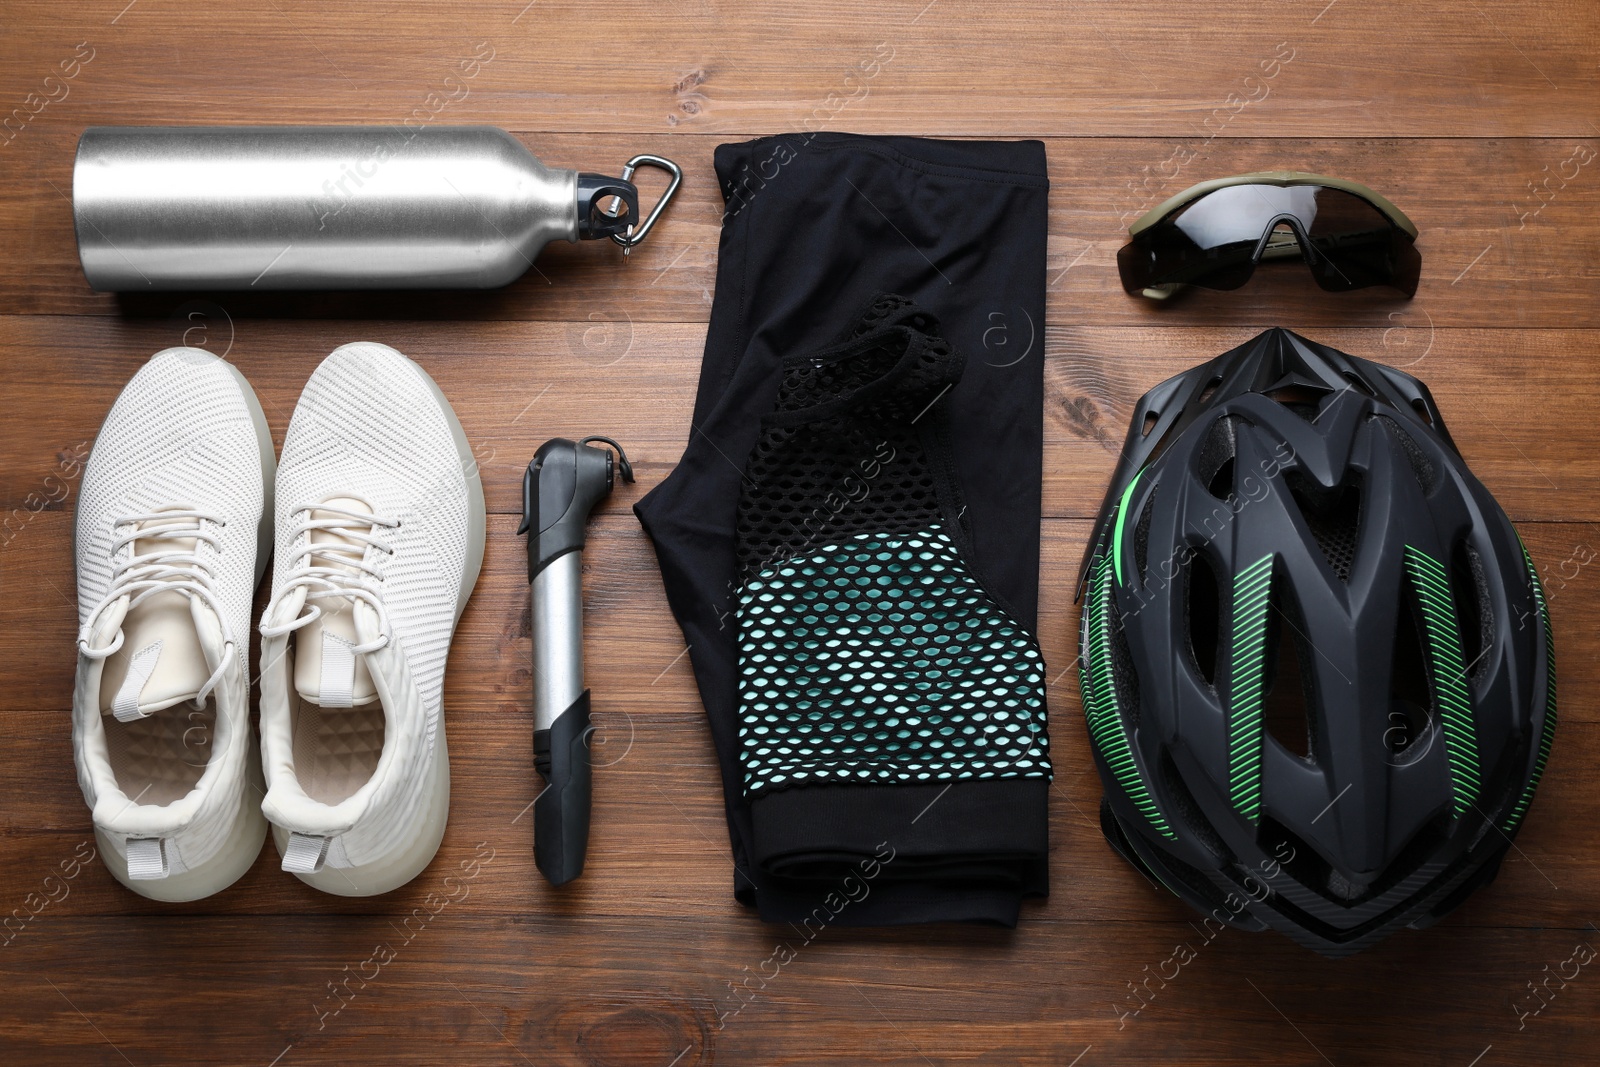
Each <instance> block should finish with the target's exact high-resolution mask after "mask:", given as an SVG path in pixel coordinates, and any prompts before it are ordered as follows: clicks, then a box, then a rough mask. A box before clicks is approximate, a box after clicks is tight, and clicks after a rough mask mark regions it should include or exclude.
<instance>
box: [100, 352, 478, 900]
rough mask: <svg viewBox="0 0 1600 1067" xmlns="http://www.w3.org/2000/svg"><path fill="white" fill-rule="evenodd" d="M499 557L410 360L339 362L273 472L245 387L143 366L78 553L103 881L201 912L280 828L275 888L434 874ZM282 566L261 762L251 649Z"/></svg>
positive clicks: (269, 628)
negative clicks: (459, 648)
mask: <svg viewBox="0 0 1600 1067" xmlns="http://www.w3.org/2000/svg"><path fill="white" fill-rule="evenodd" d="M274 501H275V503H274ZM483 549H484V503H483V487H482V484H481V483H480V481H479V479H478V473H477V466H476V463H475V462H474V460H473V456H472V450H471V447H470V446H469V445H468V443H467V438H466V434H465V433H464V432H463V431H462V429H461V424H460V422H459V421H457V419H456V416H455V413H454V412H453V411H452V410H451V408H450V405H449V403H448V402H447V401H446V400H445V398H444V395H443V394H442V393H441V392H440V391H439V387H438V386H437V385H435V384H434V381H433V379H432V378H430V377H429V376H428V374H427V373H426V372H425V371H424V370H423V369H422V368H421V367H419V366H417V364H415V363H413V362H412V361H411V360H409V359H407V358H406V357H405V356H402V355H401V354H400V353H399V352H396V351H395V350H394V349H392V348H388V347H386V346H384V345H380V344H368V343H359V344H350V345H345V346H343V347H341V348H339V349H337V350H336V351H334V352H333V353H332V354H331V355H329V356H328V358H327V359H325V360H324V361H323V362H322V364H321V366H319V367H318V368H317V370H316V372H315V373H314V374H313V375H312V376H311V379H310V381H308V382H307V383H306V387H305V391H304V392H303V393H302V394H301V396H300V401H299V403H298V404H297V405H296V407H295V410H294V416H293V418H292V419H291V420H290V423H289V430H288V433H287V435H286V436H285V438H284V442H283V454H282V456H281V458H279V459H278V460H277V461H276V462H274V459H273V449H272V437H271V435H270V434H269V432H268V430H267V422H266V419H265V417H264V416H263V415H262V413H261V405H260V403H259V402H258V401H257V399H256V396H255V393H254V391H252V390H251V388H250V385H249V384H248V383H247V382H246V381H245V379H244V377H243V376H242V375H241V374H240V373H239V372H238V371H237V370H236V369H234V367H233V365H232V364H230V363H227V362H225V361H224V360H221V359H218V358H217V357H216V356H213V355H211V354H210V353H208V352H204V351H201V350H199V349H193V348H169V349H167V350H166V351H164V352H160V353H157V354H156V355H155V356H153V357H151V359H150V361H149V362H148V363H146V364H145V366H144V367H143V368H142V369H141V370H140V371H139V372H138V373H137V374H136V375H134V377H133V379H132V380H131V381H130V382H129V383H128V385H127V386H126V387H125V388H124V389H123V391H122V394H121V395H120V396H119V397H118V398H117V401H116V403H115V404H114V405H113V407H112V409H111V412H110V414H109V415H107V416H106V420H105V423H104V424H103V425H102V426H101V428H100V433H99V436H98V437H97V438H96V439H95V443H94V449H93V451H92V452H91V453H90V455H89V459H88V463H87V465H86V466H85V469H84V474H83V485H82V489H81V492H80V495H79V500H78V516H77V531H76V543H75V545H74V554H75V557H76V560H77V574H78V622H79V627H80V628H79V635H78V669H77V677H76V683H75V686H74V692H73V749H74V754H75V756H76V759H77V765H78V782H79V785H80V786H81V787H82V789H83V795H84V799H85V800H86V801H87V802H88V804H89V807H90V809H91V810H92V811H93V815H94V828H95V836H96V837H97V839H98V840H99V843H100V854H101V855H102V856H103V857H105V862H106V865H107V866H108V867H109V868H110V869H111V872H112V874H113V875H115V876H116V877H117V879H118V880H119V881H121V882H122V883H123V884H124V885H126V886H127V887H128V888H130V889H132V890H133V891H134V892H136V893H139V894H141V895H143V896H146V897H150V898H153V899H156V900H173V901H176V900H196V899H199V898H201V897H204V896H208V895H210V894H212V893H215V892H218V891H219V890H221V889H223V888H225V887H227V886H228V885H230V884H232V883H233V882H234V881H235V880H236V879H237V878H239V877H240V876H241V875H242V874H244V872H245V871H246V870H248V869H249V868H250V865H251V864H252V863H253V862H254V861H255V858H256V856H257V855H259V854H260V851H261V842H262V838H263V837H264V836H265V834H266V830H267V825H268V823H269V822H270V824H271V826H272V831H273V837H274V838H275V840H276V842H277V846H278V850H279V853H280V854H281V856H282V858H283V869H284V870H286V871H290V872H292V873H293V874H295V875H297V876H298V877H299V878H300V879H301V880H302V881H305V882H307V883H308V884H310V885H312V886H315V887H316V888H318V889H321V890H324V891H326V892H329V893H336V894H339V895H343V896H368V895H372V894H377V893H384V892H388V891H389V890H391V889H394V888H396V887H398V886H401V885H403V884H405V883H406V882H408V881H410V880H411V879H412V878H414V877H415V876H416V875H417V874H419V873H420V872H421V871H422V869H423V868H424V867H426V866H427V865H428V862H429V861H430V860H431V859H432V858H433V856H434V854H435V853H436V852H437V851H438V848H439V842H440V840H441V839H442V837H443V836H444V827H445V820H446V816H447V814H448V811H449V804H450V765H449V758H448V755H447V752H446V747H445V731H444V723H443V709H442V706H441V695H442V690H443V684H444V669H445V660H446V658H447V656H448V655H449V651H450V639H451V636H452V635H453V634H454V632H455V625H456V622H457V620H458V619H459V618H460V617H461V612H462V609H463V608H465V607H466V603H467V598H468V596H469V595H471V592H472V588H473V585H474V583H476V581H477V578H478V571H479V569H480V567H481V566H482V563H483ZM269 556H271V557H272V558H273V561H274V564H273V573H272V595H271V599H270V601H269V603H268V606H267V610H266V613H265V614H264V616H263V617H262V620H261V626H260V631H261V659H260V664H259V669H260V682H261V751H260V758H259V759H258V758H257V757H256V753H255V751H254V749H255V737H254V735H253V733H252V731H251V729H250V707H249V703H250V681H251V680H250V677H249V673H248V664H249V654H248V643H247V642H248V640H249V638H250V633H249V627H250V615H251V600H252V598H253V596H254V593H255V589H256V586H257V585H258V584H259V583H260V580H261V576H262V573H263V572H264V571H265V569H266V564H267V559H268V557H269Z"/></svg>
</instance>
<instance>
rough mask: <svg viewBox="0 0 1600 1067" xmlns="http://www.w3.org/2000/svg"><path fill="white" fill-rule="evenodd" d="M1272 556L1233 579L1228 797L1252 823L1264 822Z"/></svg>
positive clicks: (1259, 560) (1264, 557) (1258, 561)
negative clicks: (1263, 741)
mask: <svg viewBox="0 0 1600 1067" xmlns="http://www.w3.org/2000/svg"><path fill="white" fill-rule="evenodd" d="M1272 558H1273V557H1272V555H1271V553H1268V554H1267V555H1265V556H1262V557H1261V558H1260V559H1258V560H1256V561H1255V562H1254V563H1252V564H1250V566H1248V567H1246V568H1245V569H1244V570H1242V571H1240V572H1239V573H1238V574H1237V575H1235V576H1234V579H1233V644H1232V653H1231V657H1230V658H1231V664H1232V666H1231V673H1230V676H1229V685H1228V794H1229V797H1230V798H1231V799H1232V801H1233V807H1234V810H1235V811H1237V812H1238V813H1239V814H1240V815H1243V816H1244V817H1245V818H1247V819H1249V820H1250V821H1251V822H1255V821H1257V820H1258V819H1260V817H1261V755H1262V752H1261V709H1262V703H1263V698H1264V697H1265V695H1266V694H1265V693H1264V692H1263V691H1262V690H1263V683H1264V681H1265V679H1264V675H1265V673H1266V662H1267V616H1268V613H1269V612H1270V610H1271V608H1272Z"/></svg>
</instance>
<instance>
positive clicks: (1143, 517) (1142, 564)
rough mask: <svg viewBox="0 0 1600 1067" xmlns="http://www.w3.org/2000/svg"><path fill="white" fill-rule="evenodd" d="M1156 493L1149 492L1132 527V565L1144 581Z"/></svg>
mask: <svg viewBox="0 0 1600 1067" xmlns="http://www.w3.org/2000/svg"><path fill="white" fill-rule="evenodd" d="M1155 503H1156V495H1155V494H1154V493H1151V494H1150V495H1149V497H1148V498H1147V499H1146V500H1145V502H1144V510H1143V511H1141V512H1139V521H1138V522H1137V523H1135V524H1134V527H1133V565H1134V566H1135V567H1137V568H1138V569H1139V580H1140V581H1141V582H1142V581H1145V580H1146V577H1147V570H1148V568H1149V561H1150V520H1151V518H1152V517H1153V516H1154V515H1155Z"/></svg>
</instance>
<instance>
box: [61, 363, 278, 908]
mask: <svg viewBox="0 0 1600 1067" xmlns="http://www.w3.org/2000/svg"><path fill="white" fill-rule="evenodd" d="M272 474H273V458H272V436H271V434H270V433H269V432H268V431H267V421H266V419H265V418H263V417H262V414H261V405H260V403H258V402H257V400H256V396H255V393H254V392H253V391H252V390H251V389H250V386H249V384H248V383H247V382H246V381H245V380H244V377H243V376H242V375H241V374H240V373H239V372H238V371H237V370H235V369H234V367H233V365H232V364H229V363H227V362H225V361H223V360H221V359H218V358H217V357H216V356H213V355H211V354H210V353H209V352H204V351H201V350H200V349H196V348H169V349H167V350H166V351H164V352H158V353H157V354H156V355H154V356H152V357H150V361H149V362H148V363H146V364H145V365H144V366H143V367H142V368H141V369H140V370H139V372H138V373H137V374H135V375H134V376H133V379H132V380H131V381H129V382H128V384H127V386H126V387H124V389H123V390H122V394H121V395H120V396H119V397H117V401H116V403H115V404H113V405H112V407H111V413H110V414H108V415H107V416H106V420H105V422H104V424H102V425H101V427H100V433H99V436H97V437H96V438H95V443H94V451H92V452H91V453H90V454H89V461H88V463H87V465H86V466H85V468H84V472H83V486H82V490H81V492H80V494H79V498H78V517H77V528H76V533H75V537H74V545H73V555H74V557H75V559H76V561H77V571H78V624H79V632H78V670H77V678H76V682H75V684H74V687H73V697H72V716H73V718H72V726H73V729H72V747H73V753H74V755H75V757H76V761H77V765H78V784H79V785H80V786H81V787H82V788H83V797H84V800H85V801H87V802H88V804H89V807H90V809H91V810H92V811H93V813H94V831H95V837H96V838H97V840H98V841H99V843H100V855H101V856H102V857H104V859H105V863H106V866H107V867H109V868H110V870H111V873H112V874H113V875H115V876H116V878H117V880H118V881H120V882H121V883H122V884H123V885H126V886H127V887H128V888H129V889H132V890H133V891H134V892H136V893H139V894H140V895H142V896H146V897H150V898H152V899H155V900H197V899H199V898H200V897H204V896H209V895H210V894H212V893H215V892H217V891H218V890H220V889H223V888H225V887H227V886H228V885H230V884H232V883H233V882H234V881H235V880H236V879H237V878H238V877H239V876H240V875H242V874H243V873H244V872H245V871H246V870H248V869H249V868H250V864H251V863H253V862H254V861H255V858H256V856H258V855H259V854H260V852H261V841H262V839H263V838H264V837H265V836H266V821H265V820H264V819H263V818H262V817H261V812H260V797H261V777H260V770H259V765H258V763H257V761H256V758H255V753H254V751H253V750H254V740H253V737H252V735H251V731H250V703H249V702H250V683H249V677H248V658H249V647H250V646H249V644H248V642H247V641H246V638H247V637H248V635H249V631H250V601H251V598H252V596H253V595H254V593H255V587H256V585H257V583H259V582H260V580H261V573H262V570H263V569H264V568H265V567H266V561H267V559H266V548H267V540H266V539H267V536H268V530H269V527H268V525H267V516H268V515H270V514H271V511H272V505H271V503H270V500H271V497H270V495H269V494H270V491H271V485H272ZM247 783H248V784H249V788H247Z"/></svg>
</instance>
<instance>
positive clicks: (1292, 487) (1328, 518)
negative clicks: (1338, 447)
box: [1284, 471, 1361, 582]
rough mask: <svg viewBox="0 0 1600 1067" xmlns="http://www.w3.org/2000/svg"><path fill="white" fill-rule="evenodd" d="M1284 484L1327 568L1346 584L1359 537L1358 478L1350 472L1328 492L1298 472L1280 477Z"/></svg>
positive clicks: (1359, 480)
mask: <svg viewBox="0 0 1600 1067" xmlns="http://www.w3.org/2000/svg"><path fill="white" fill-rule="evenodd" d="M1284 481H1285V482H1286V483H1287V484H1288V486H1289V493H1290V495H1291V496H1293V497H1294V502H1295V504H1296V505H1297V506H1298V507H1299V508H1300V515H1301V517H1303V518H1304V519H1305V520H1306V526H1307V527H1308V528H1310V530H1311V536H1312V537H1313V538H1315V539H1316V542H1317V547H1318V548H1320V549H1322V556H1323V558H1324V559H1326V560H1327V561H1328V566H1330V567H1332V568H1333V572H1334V573H1335V574H1337V575H1338V576H1339V580H1340V581H1342V582H1348V581H1349V580H1350V569H1351V568H1352V567H1353V566H1354V565H1355V559H1356V543H1357V542H1358V541H1359V540H1360V537H1361V477H1360V476H1359V475H1357V474H1354V473H1352V474H1351V475H1350V477H1349V478H1348V479H1347V480H1346V481H1345V482H1344V483H1343V484H1342V485H1339V486H1337V487H1335V488H1333V489H1331V490H1330V489H1324V488H1323V487H1322V486H1320V485H1317V484H1316V483H1314V482H1312V481H1311V480H1310V479H1308V478H1306V477H1304V476H1303V475H1301V474H1300V473H1299V472H1298V471H1290V472H1289V473H1288V474H1286V475H1284Z"/></svg>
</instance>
